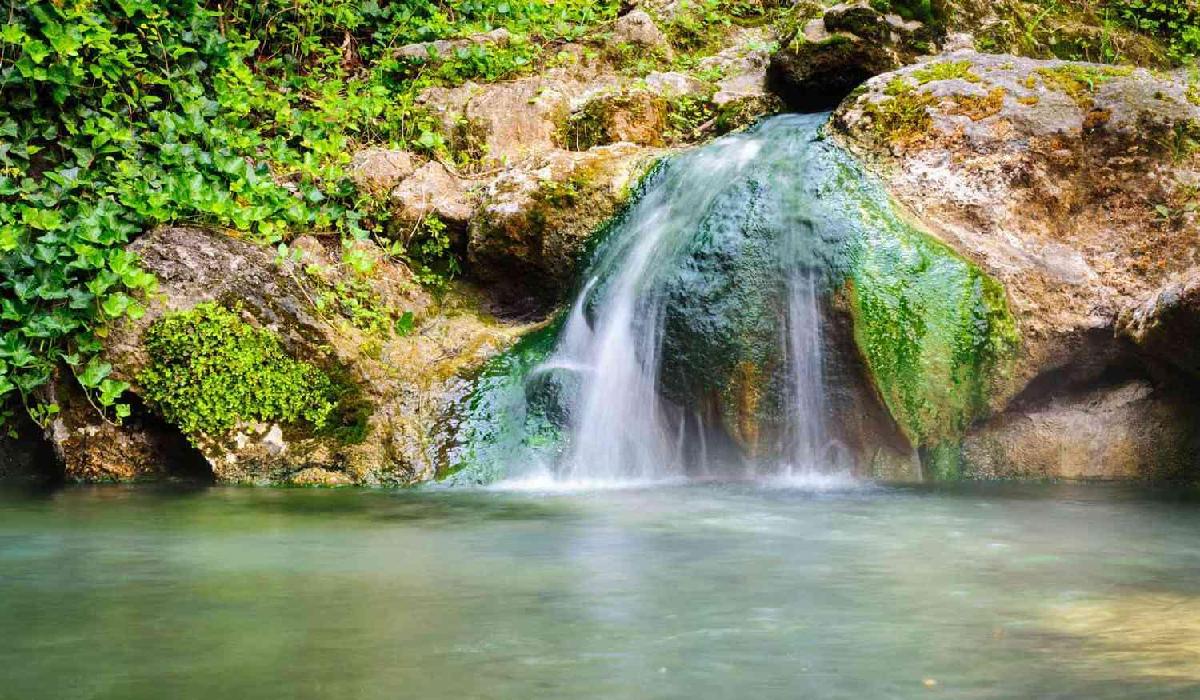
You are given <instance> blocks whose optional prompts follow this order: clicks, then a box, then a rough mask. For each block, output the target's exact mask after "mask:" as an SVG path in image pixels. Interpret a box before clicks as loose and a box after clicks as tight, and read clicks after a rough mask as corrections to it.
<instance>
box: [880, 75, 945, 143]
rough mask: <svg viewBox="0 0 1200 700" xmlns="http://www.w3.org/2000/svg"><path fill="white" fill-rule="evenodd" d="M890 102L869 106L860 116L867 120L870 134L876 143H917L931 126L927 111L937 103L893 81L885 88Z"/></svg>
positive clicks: (930, 96) (901, 82) (924, 94)
mask: <svg viewBox="0 0 1200 700" xmlns="http://www.w3.org/2000/svg"><path fill="white" fill-rule="evenodd" d="M887 91H888V92H890V93H894V94H892V95H891V98H890V99H887V100H882V101H880V102H869V103H867V104H866V106H864V107H863V113H864V114H865V115H866V116H868V117H870V119H871V127H870V129H871V133H872V134H873V135H874V136H875V138H876V139H877V140H878V141H881V142H884V143H891V144H898V145H905V144H909V143H912V142H914V141H917V140H919V139H920V138H921V136H922V135H924V134H925V133H927V132H928V131H929V129H930V128H932V126H933V118H932V117H931V116H930V115H929V108H930V107H932V106H933V105H934V104H936V102H937V98H935V97H934V96H933V95H932V94H931V93H928V92H918V91H916V90H915V89H913V88H912V87H911V86H909V85H908V84H907V83H904V82H903V81H902V80H900V79H899V78H897V79H896V80H893V81H892V82H891V83H889V84H888V87H887Z"/></svg>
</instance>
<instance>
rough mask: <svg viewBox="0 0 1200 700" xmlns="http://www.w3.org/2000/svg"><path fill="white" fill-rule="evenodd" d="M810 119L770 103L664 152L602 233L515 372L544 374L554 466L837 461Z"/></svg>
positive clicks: (734, 468) (701, 471) (789, 466)
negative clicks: (557, 313)
mask: <svg viewBox="0 0 1200 700" xmlns="http://www.w3.org/2000/svg"><path fill="white" fill-rule="evenodd" d="M823 120H824V118H823V117H821V116H799V115H796V116H788V117H780V118H776V119H773V120H770V121H768V122H766V123H764V124H762V125H760V126H758V127H757V128H755V129H752V130H750V131H748V132H745V133H740V134H736V135H732V136H728V137H725V138H722V139H719V140H717V141H715V142H714V143H712V144H710V145H708V146H705V147H703V148H700V149H697V150H695V151H693V152H691V153H688V154H684V155H682V156H679V157H676V158H674V159H672V160H671V161H670V162H668V163H667V164H666V165H665V166H664V167H663V169H662V171H661V172H659V173H658V174H657V175H656V176H655V179H654V180H653V181H651V182H650V183H649V185H648V186H647V187H646V189H645V192H644V195H643V196H642V197H641V199H640V200H639V201H638V202H637V203H636V204H635V205H634V206H633V207H632V208H631V209H630V211H629V212H628V213H627V215H626V216H625V217H624V219H623V220H622V221H621V222H619V224H618V225H617V226H615V227H614V229H613V230H612V231H611V232H610V233H609V234H608V237H607V238H606V240H605V242H604V243H603V245H602V246H601V247H600V249H599V250H598V251H597V253H596V255H595V259H594V260H593V262H592V264H591V266H590V268H589V270H588V272H587V275H586V284H585V285H584V286H583V288H582V290H581V291H580V293H579V294H578V296H577V297H576V299H575V300H574V303H573V305H572V307H571V309H570V312H569V315H568V317H567V319H566V321H565V325H564V326H563V329H562V331H561V333H560V335H559V340H558V343H557V345H556V347H555V349H554V351H553V353H552V354H551V355H550V356H549V357H548V358H547V359H546V361H545V362H544V363H542V364H541V365H540V366H539V367H537V368H536V369H535V370H534V371H533V372H532V373H531V375H530V378H529V380H528V381H529V383H530V384H531V386H533V387H546V386H553V387H554V391H553V401H554V402H555V403H556V404H557V410H556V413H557V414H558V415H560V416H561V421H562V423H563V428H564V433H565V446H564V449H563V450H562V452H561V453H560V454H558V455H556V457H555V458H554V459H553V460H552V461H553V462H554V463H553V464H552V465H550V466H549V467H548V468H549V469H550V471H551V472H552V473H553V475H554V477H555V478H557V479H560V480H565V481H587V482H621V481H628V480H658V479H670V478H676V477H682V476H685V475H692V476H696V475H708V474H715V475H722V476H730V475H748V474H756V475H764V474H773V475H793V476H794V475H797V474H801V473H810V472H821V471H826V470H829V469H836V468H838V467H839V465H837V464H836V462H837V455H836V452H837V450H836V449H832V448H831V446H833V445H834V441H833V440H832V439H831V438H830V435H829V430H828V418H827V416H826V405H825V401H824V392H825V387H824V383H823V379H822V377H823V369H822V363H823V358H822V344H823V343H822V335H821V322H822V315H823V314H822V310H821V303H822V295H823V292H824V288H825V280H826V275H825V274H824V272H823V270H824V262H823V255H824V251H825V249H826V247H827V246H826V245H825V242H824V241H822V240H821V238H820V232H819V231H818V227H817V226H815V225H814V223H813V222H814V220H815V219H816V218H817V212H816V209H815V207H814V206H813V202H814V200H815V199H816V198H817V195H816V194H814V192H813V188H812V187H811V186H806V182H805V173H806V169H807V168H808V167H809V164H810V161H811V160H812V154H811V152H812V150H813V149H814V144H815V143H818V142H819V127H820V125H821V124H822V123H823ZM537 390H538V391H540V390H541V389H537ZM534 393H536V391H535V392H534Z"/></svg>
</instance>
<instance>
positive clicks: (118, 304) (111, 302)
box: [100, 292, 133, 318]
mask: <svg viewBox="0 0 1200 700" xmlns="http://www.w3.org/2000/svg"><path fill="white" fill-rule="evenodd" d="M132 301H133V300H132V299H130V298H129V295H128V294H126V293H125V292H117V293H116V294H112V295H110V296H107V297H105V298H104V301H102V302H100V306H101V308H103V309H104V313H105V314H106V315H107V316H108V317H109V318H120V317H121V316H123V315H124V314H125V311H126V310H127V309H128V308H129V305H130V303H131V302H132Z"/></svg>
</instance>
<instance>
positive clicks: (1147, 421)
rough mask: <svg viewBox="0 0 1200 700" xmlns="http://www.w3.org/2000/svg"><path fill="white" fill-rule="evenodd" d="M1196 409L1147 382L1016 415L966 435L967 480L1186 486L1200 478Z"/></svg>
mask: <svg viewBox="0 0 1200 700" xmlns="http://www.w3.org/2000/svg"><path fill="white" fill-rule="evenodd" d="M1198 425H1200V406H1197V404H1196V402H1195V401H1194V399H1192V398H1191V397H1188V396H1184V395H1181V394H1179V393H1176V392H1170V391H1158V390H1156V389H1155V388H1154V386H1153V385H1152V384H1151V383H1150V382H1148V381H1146V380H1138V379H1135V380H1129V381H1125V382H1122V383H1119V384H1116V385H1112V386H1100V387H1095V388H1091V389H1087V390H1084V391H1080V392H1077V393H1072V394H1068V395H1058V396H1054V397H1052V398H1050V399H1049V400H1048V401H1046V402H1044V403H1042V404H1040V405H1032V406H1023V407H1014V408H1012V409H1010V410H1008V411H1006V412H1005V413H1003V414H1001V415H999V416H997V417H996V418H995V419H993V420H990V421H988V422H987V423H984V424H982V425H980V426H977V427H976V428H974V429H972V430H971V431H970V432H969V433H968V434H967V437H966V440H965V441H964V443H963V456H964V462H965V463H966V465H967V467H966V469H967V471H966V473H965V475H966V476H968V477H971V478H982V479H1011V478H1034V479H1050V478H1066V479H1098V480H1111V479H1180V478H1183V479H1189V478H1195V476H1196V474H1197V470H1200V429H1197V426H1198Z"/></svg>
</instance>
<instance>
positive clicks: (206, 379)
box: [138, 304, 338, 436]
mask: <svg viewBox="0 0 1200 700" xmlns="http://www.w3.org/2000/svg"><path fill="white" fill-rule="evenodd" d="M145 342H146V350H147V352H148V353H149V355H150V360H151V362H150V365H149V366H148V367H147V368H146V369H145V370H144V371H143V372H142V373H141V375H140V376H139V377H138V381H139V382H140V383H141V385H142V387H143V388H144V390H145V397H146V399H147V401H148V402H149V403H150V405H151V406H153V407H154V408H155V409H157V410H158V411H159V412H160V413H161V414H162V415H163V417H164V418H166V419H167V420H168V421H171V422H172V423H174V424H175V425H177V426H179V428H180V429H181V430H182V431H183V432H184V433H185V434H187V435H190V436H195V435H198V434H207V435H220V434H222V433H225V432H228V431H229V430H230V429H232V428H233V427H234V426H235V425H237V424H238V423H239V422H242V421H263V422H281V423H285V424H297V423H304V424H307V425H308V426H310V427H311V428H313V429H321V428H323V427H325V426H326V423H327V422H328V421H329V419H330V416H331V415H332V414H333V412H334V409H335V407H336V405H337V399H338V391H337V389H336V387H335V385H334V383H333V382H332V381H331V380H330V379H329V377H328V376H327V375H326V374H325V373H324V372H322V371H321V370H319V369H318V368H316V367H315V366H313V365H311V364H308V363H304V362H298V361H296V360H294V359H292V358H291V357H289V356H288V355H287V353H285V352H284V350H283V347H282V346H281V345H280V343H279V339H278V338H276V337H275V336H274V335H273V334H271V333H270V332H268V331H266V330H263V329H261V328H256V327H254V326H252V325H250V324H248V323H246V322H245V321H243V320H242V319H241V318H240V317H239V316H238V314H237V313H236V312H234V311H230V310H228V309H224V308H222V307H220V306H217V305H215V304H202V305H200V306H197V307H196V308H194V309H192V310H191V311H187V312H184V313H178V314H171V315H168V316H165V317H164V318H162V319H160V320H159V321H157V322H155V323H154V324H153V325H152V326H151V327H150V328H149V329H148V330H147V332H146V338H145Z"/></svg>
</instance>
